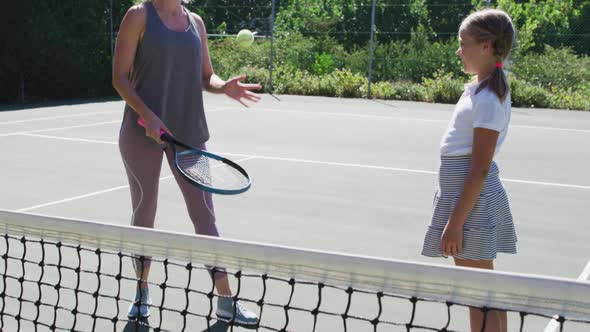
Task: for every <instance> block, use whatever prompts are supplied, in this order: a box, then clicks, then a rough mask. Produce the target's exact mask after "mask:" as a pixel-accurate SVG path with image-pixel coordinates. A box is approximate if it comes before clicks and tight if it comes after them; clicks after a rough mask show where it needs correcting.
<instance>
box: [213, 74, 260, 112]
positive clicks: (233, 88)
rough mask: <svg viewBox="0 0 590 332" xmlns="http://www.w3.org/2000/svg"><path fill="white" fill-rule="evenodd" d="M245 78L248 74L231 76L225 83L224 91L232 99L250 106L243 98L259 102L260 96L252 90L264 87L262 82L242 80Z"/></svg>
mask: <svg viewBox="0 0 590 332" xmlns="http://www.w3.org/2000/svg"><path fill="white" fill-rule="evenodd" d="M244 79H246V75H240V76H236V77H232V78H230V79H229V80H227V81H226V82H225V85H224V86H223V92H224V93H225V94H226V95H227V96H229V97H231V98H232V99H235V100H237V101H239V102H240V104H242V105H244V106H246V107H249V106H248V104H246V103H245V102H244V101H243V100H242V99H246V100H249V101H252V102H258V101H259V100H260V97H259V96H258V95H257V94H255V93H254V92H252V91H253V90H254V91H256V90H260V89H261V88H262V87H261V85H260V84H247V83H242V82H240V81H243V80H244Z"/></svg>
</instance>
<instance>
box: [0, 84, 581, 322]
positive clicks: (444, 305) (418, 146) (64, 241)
mask: <svg viewBox="0 0 590 332" xmlns="http://www.w3.org/2000/svg"><path fill="white" fill-rule="evenodd" d="M278 98H279V99H280V100H277V99H275V98H273V97H272V96H269V95H264V96H263V100H262V102H261V103H259V105H256V106H255V107H253V108H251V109H242V108H241V107H238V106H236V105H235V104H234V103H233V102H232V101H230V100H228V99H226V98H224V97H220V96H215V95H209V94H207V95H206V106H207V116H208V121H209V125H210V130H211V133H212V137H211V140H210V142H209V143H208V149H209V150H211V151H214V152H218V153H220V154H222V155H225V156H228V157H230V158H231V159H233V160H235V161H238V162H239V163H240V164H241V165H242V166H243V167H244V168H246V169H247V170H248V172H249V173H250V174H251V176H252V179H253V184H252V188H251V189H250V190H249V191H248V192H246V193H244V194H241V195H237V196H215V198H214V200H215V209H216V215H217V223H218V226H219V228H220V232H221V234H222V237H223V238H222V239H211V238H202V237H197V236H194V235H192V234H191V232H192V225H191V223H190V221H189V218H188V215H187V213H186V209H185V205H184V201H183V199H182V196H181V193H180V191H179V190H178V188H177V185H176V183H175V182H174V180H173V178H172V176H171V174H170V170H169V169H168V166H167V165H166V164H164V165H163V172H162V177H161V180H160V181H161V183H160V193H159V196H160V200H159V205H158V214H157V219H156V229H155V230H145V229H136V228H132V227H129V226H128V225H129V221H130V214H131V210H130V198H129V192H128V190H129V188H128V187H127V181H126V176H125V173H124V168H123V164H122V162H121V159H120V155H119V151H118V147H117V139H118V129H119V126H120V122H121V118H122V110H123V103H122V102H98V103H85V104H75V105H64V106H55V107H41V108H30V109H23V110H15V111H2V112H0V137H1V138H2V143H0V144H2V150H1V152H2V153H1V154H0V158H1V159H0V160H1V161H2V165H3V172H1V173H0V183H1V184H2V187H3V190H2V199H1V200H0V210H2V212H0V225H1V226H2V227H3V229H4V231H3V232H4V233H3V234H4V235H2V237H1V238H0V255H3V260H2V261H0V271H1V278H0V285H1V286H0V289H1V293H0V299H1V303H0V311H1V312H2V315H1V316H0V317H1V320H0V323H1V324H2V331H35V330H39V331H49V330H52V329H53V330H76V331H148V330H153V331H189V330H190V331H206V330H208V329H209V330H212V331H230V330H236V331H237V330H246V329H247V328H246V327H234V326H232V324H231V322H229V323H227V322H220V321H217V320H216V317H215V309H216V308H215V303H216V302H215V301H216V294H215V293H214V292H212V283H211V280H210V278H209V275H208V273H207V271H206V269H205V268H204V265H211V266H219V267H222V266H223V267H227V268H228V270H229V271H230V280H231V283H232V288H233V289H234V292H235V293H236V296H238V297H239V298H241V299H243V301H244V303H245V304H246V305H247V306H248V307H249V308H251V309H253V310H254V311H256V312H257V313H259V314H261V322H260V326H259V327H258V330H260V331H267V330H268V331H281V330H285V331H313V330H315V331H355V332H356V331H408V330H410V331H439V330H444V329H445V328H446V329H447V330H448V331H467V330H468V326H469V324H468V316H467V309H466V306H477V307H485V308H499V309H505V310H509V311H510V313H509V318H508V319H509V331H518V330H520V329H521V325H522V330H523V331H554V330H559V329H560V328H563V331H587V330H588V329H589V327H590V324H588V323H584V322H588V321H590V296H589V295H590V284H588V283H587V282H586V279H587V278H588V274H590V264H589V260H590V258H589V257H588V254H587V252H588V250H587V243H588V239H589V238H590V228H588V227H587V225H586V223H587V220H588V201H590V175H589V174H588V172H587V163H588V161H590V149H588V144H587V143H586V142H587V141H588V139H590V113H584V112H566V111H554V110H538V109H537V110H535V109H513V116H512V124H511V129H510V132H509V136H508V138H507V140H506V143H505V145H504V148H503V149H504V150H503V151H502V152H501V154H500V155H499V156H498V158H497V161H498V164H499V166H500V169H501V177H502V178H503V180H504V183H505V185H506V188H507V191H508V194H509V196H510V203H511V208H512V211H513V214H514V220H515V224H516V227H517V232H518V237H519V242H518V250H519V254H518V255H515V256H506V255H504V256H500V257H499V259H498V260H497V262H496V267H497V270H498V271H500V272H498V273H489V272H485V271H468V270H465V269H457V268H453V267H452V266H451V263H452V262H451V261H450V260H433V259H428V258H424V257H422V256H420V254H419V253H420V248H421V242H422V239H423V235H424V231H425V229H426V226H427V224H428V222H429V218H430V213H431V210H430V209H431V205H432V198H433V194H434V189H435V186H436V170H437V167H438V143H439V140H440V137H441V135H442V134H443V132H444V130H445V128H446V125H447V121H448V119H449V118H450V115H451V112H452V107H453V106H452V105H435V104H423V103H410V102H375V101H367V100H354V99H334V98H321V97H294V96H279V97H278ZM302 248H305V249H302ZM134 255H146V256H153V257H154V261H155V263H154V265H153V268H152V269H153V271H152V273H151V274H150V283H151V289H152V300H153V308H152V310H151V316H150V317H149V318H148V319H147V320H145V321H140V322H136V321H129V320H128V318H127V317H126V312H127V307H128V306H129V304H130V303H131V301H132V299H133V295H134V292H135V287H136V284H137V281H136V280H135V276H134V273H133V269H132V264H131V258H132V257H134ZM521 312H524V313H528V314H527V315H521ZM554 315H563V316H565V318H566V321H565V323H564V324H563V326H560V324H559V323H555V321H552V320H551V317H553V316H554ZM576 321H581V322H576ZM208 326H209V328H208ZM555 328H557V329H555ZM248 329H256V327H255V328H248Z"/></svg>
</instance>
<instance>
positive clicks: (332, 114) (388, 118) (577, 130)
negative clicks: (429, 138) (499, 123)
mask: <svg viewBox="0 0 590 332" xmlns="http://www.w3.org/2000/svg"><path fill="white" fill-rule="evenodd" d="M253 110H255V111H257V110H260V111H263V112H272V113H300V114H312V115H326V116H339V117H354V118H368V119H387V120H401V121H417V122H440V123H448V122H449V120H448V119H446V120H444V119H425V118H410V117H397V116H385V115H372V114H355V113H336V112H312V111H297V110H285V109H280V110H277V109H272V108H255V109H253ZM510 128H522V129H540V130H556V131H571V132H578V133H590V129H577V128H562V127H545V126H529V125H517V124H511V125H510Z"/></svg>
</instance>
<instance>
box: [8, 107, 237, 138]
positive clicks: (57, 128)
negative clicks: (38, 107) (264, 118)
mask: <svg viewBox="0 0 590 332" xmlns="http://www.w3.org/2000/svg"><path fill="white" fill-rule="evenodd" d="M227 109H230V108H229V107H225V108H218V109H214V110H210V111H207V113H215V112H218V111H224V110H227ZM47 119H48V118H47ZM122 120H123V119H119V120H114V121H104V122H96V123H90V124H83V125H76V126H68V127H53V128H44V129H35V130H25V131H17V132H12V133H6V134H0V137H7V136H15V135H24V134H29V133H42V132H46V131H58V130H67V129H77V128H88V127H97V126H102V125H105V124H115V123H119V124H120V123H121V121H122Z"/></svg>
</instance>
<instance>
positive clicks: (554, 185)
mask: <svg viewBox="0 0 590 332" xmlns="http://www.w3.org/2000/svg"><path fill="white" fill-rule="evenodd" d="M21 135H23V136H32V137H40V138H49V139H58V140H64V141H74V142H76V141H77V142H84V143H98V144H109V145H115V144H118V143H117V142H110V141H99V140H88V139H82V138H70V137H60V136H49V135H37V134H26V133H25V134H21ZM217 153H218V154H221V155H228V156H236V157H246V158H256V159H262V160H276V161H286V162H294V163H304V164H316V165H328V166H341V167H356V168H368V169H376V170H384V171H394V172H404V173H417V174H429V175H437V174H438V172H436V171H428V170H420V169H412V168H399V167H389V166H376V165H366V164H351V163H340V162H330V161H318V160H309V159H297V158H283V157H271V156H261V155H248V154H241V153H230V152H217ZM502 181H505V182H512V183H520V184H533V185H539V186H549V187H560V188H571V189H584V190H588V189H590V186H583V185H576V184H567V183H556V182H544V181H529V180H517V179H506V178H502Z"/></svg>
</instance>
